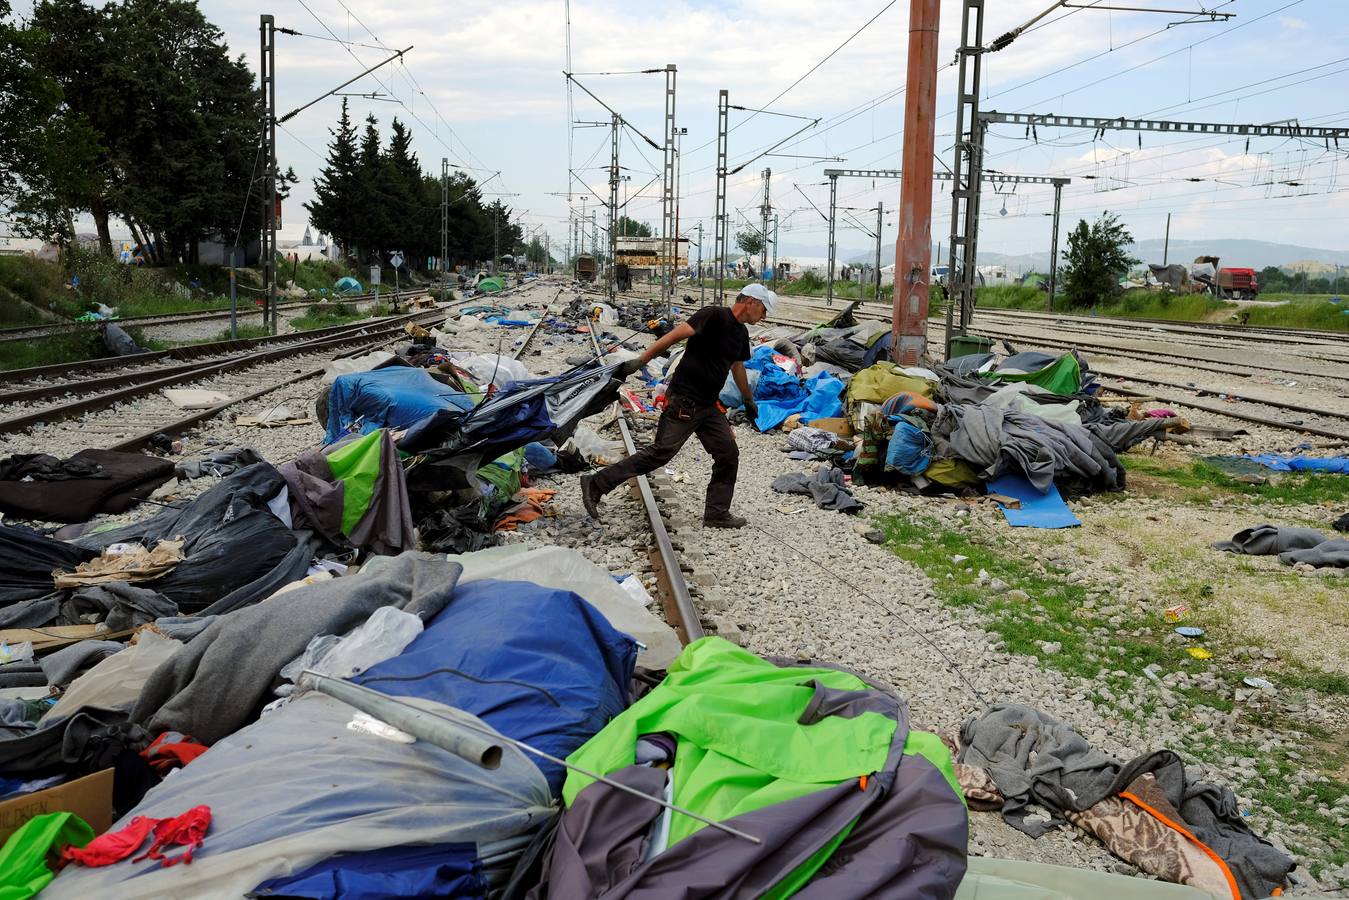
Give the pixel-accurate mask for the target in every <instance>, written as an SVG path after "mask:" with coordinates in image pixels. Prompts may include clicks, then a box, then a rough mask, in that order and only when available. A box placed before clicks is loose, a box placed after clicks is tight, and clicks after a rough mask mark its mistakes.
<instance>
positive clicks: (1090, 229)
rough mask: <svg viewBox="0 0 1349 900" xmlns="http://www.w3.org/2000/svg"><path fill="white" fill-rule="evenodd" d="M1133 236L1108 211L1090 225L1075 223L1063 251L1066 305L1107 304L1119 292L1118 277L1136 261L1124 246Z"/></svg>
mask: <svg viewBox="0 0 1349 900" xmlns="http://www.w3.org/2000/svg"><path fill="white" fill-rule="evenodd" d="M1133 242H1134V239H1133V236H1132V235H1131V234H1129V231H1128V229H1127V228H1125V227H1124V225H1123V224H1121V223H1120V221H1119V217H1118V216H1116V215H1113V214H1112V213H1110V212H1103V213H1101V217H1100V218H1099V219H1097V220H1096V221H1095V222H1093V223H1091V224H1090V225H1089V224H1087V220H1086V219H1082V220H1080V221H1079V222H1078V223H1077V227H1076V228H1074V229H1073V230H1072V231H1071V232H1070V233H1069V235H1068V246H1067V248H1066V249H1065V250H1064V251H1063V267H1062V269H1061V270H1060V271H1061V272H1062V273H1063V276H1062V277H1063V296H1064V298H1065V300H1066V302H1067V303H1068V305H1069V306H1072V307H1089V306H1095V305H1096V304H1098V303H1107V302H1109V301H1110V300H1112V299H1114V298H1115V297H1116V296H1118V295H1119V293H1120V284H1119V282H1120V278H1121V277H1123V276H1124V275H1125V274H1127V273H1128V271H1129V267H1130V266H1132V265H1134V264H1135V263H1137V262H1138V260H1137V259H1135V258H1134V257H1132V256H1130V255H1129V253H1128V250H1127V248H1128V247H1129V246H1131V245H1132V244H1133Z"/></svg>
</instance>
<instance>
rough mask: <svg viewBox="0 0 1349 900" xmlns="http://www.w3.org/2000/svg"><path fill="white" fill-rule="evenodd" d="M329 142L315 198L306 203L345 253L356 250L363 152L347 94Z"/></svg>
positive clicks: (312, 216) (320, 227) (311, 215)
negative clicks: (360, 152)
mask: <svg viewBox="0 0 1349 900" xmlns="http://www.w3.org/2000/svg"><path fill="white" fill-rule="evenodd" d="M328 133H329V134H331V135H332V136H333V139H332V142H331V143H330V144H328V159H327V162H326V164H325V165H324V167H323V168H322V169H320V170H319V174H318V177H317V178H315V179H314V202H312V203H306V204H305V209H306V210H308V212H309V219H310V221H311V222H313V223H314V227H315V228H317V229H318V230H319V231H322V232H326V233H327V234H329V235H332V238H333V240H334V241H336V242H337V244H338V246H340V247H341V248H342V252H343V253H344V254H351V253H353V252H354V250H355V244H356V232H357V231H358V229H359V228H360V217H361V210H360V208H359V207H357V205H356V193H357V189H358V180H359V178H360V156H359V151H358V149H357V146H356V126H355V125H353V124H352V123H351V114H350V112H349V110H348V109H347V101H346V98H343V99H342V115H341V116H340V117H339V118H338V120H337V127H336V128H333V129H329V132H328Z"/></svg>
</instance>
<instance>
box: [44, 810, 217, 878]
mask: <svg viewBox="0 0 1349 900" xmlns="http://www.w3.org/2000/svg"><path fill="white" fill-rule="evenodd" d="M210 827H211V808H210V807H209V806H194V807H192V808H191V809H189V810H188V811H187V812H185V813H183V814H182V815H178V816H173V817H172V818H168V819H149V818H146V817H144V816H137V817H136V818H134V819H132V820H131V821H130V822H129V823H127V825H126V827H124V828H122V829H120V830H118V831H109V832H108V833H106V834H101V835H99V836H98V837H96V838H94V839H93V840H92V841H90V842H89V843H88V844H86V845H85V846H84V847H83V848H82V849H78V848H72V847H67V848H66V849H65V850H63V851H62V852H61V862H62V863H63V864H64V863H75V864H77V865H81V866H89V867H91V868H94V867H98V866H110V865H112V864H113V863H116V862H121V861H122V860H124V859H126V858H127V857H128V856H130V855H131V854H133V853H135V852H136V851H137V850H139V849H140V848H141V845H143V844H144V843H145V839H146V838H147V837H150V836H152V835H153V836H154V841H153V842H152V843H151V844H150V847H149V848H148V849H147V850H146V851H145V852H144V853H142V854H141V855H140V856H138V857H136V858H135V859H134V860H132V862H140V861H141V860H145V859H157V860H159V864H160V865H161V866H164V867H165V868H167V867H169V866H174V865H177V864H178V863H190V862H192V852H193V851H194V850H196V849H197V848H198V847H200V846H201V844H202V841H204V840H205V839H206V830H207V829H208V828H210ZM174 847H186V848H187V849H186V850H184V851H183V852H182V853H180V854H179V855H178V856H173V857H166V856H165V855H164V851H165V850H168V849H171V848H174Z"/></svg>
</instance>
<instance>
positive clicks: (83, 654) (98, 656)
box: [38, 641, 126, 687]
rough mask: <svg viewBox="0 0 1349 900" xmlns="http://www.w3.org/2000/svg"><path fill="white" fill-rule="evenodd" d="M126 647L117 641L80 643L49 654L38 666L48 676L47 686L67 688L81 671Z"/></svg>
mask: <svg viewBox="0 0 1349 900" xmlns="http://www.w3.org/2000/svg"><path fill="white" fill-rule="evenodd" d="M125 646H126V645H125V644H119V643H118V642H117V641H80V642H79V643H75V644H71V645H70V646H69V647H62V648H61V649H60V650H57V651H56V652H55V653H49V654H47V655H46V656H44V657H42V659H40V660H38V665H40V666H41V667H42V674H44V675H46V676H47V684H49V685H52V686H53V687H65V686H66V685H68V684H70V683H71V682H72V681H74V680H75V678H76V676H78V675H79V674H80V672H81V671H83V670H84V669H86V668H89V667H91V666H93V665H96V664H97V663H99V662H100V661H102V660H104V659H107V658H108V657H109V656H112V655H113V654H114V653H120V652H121V651H122V649H123V648H124V647H125Z"/></svg>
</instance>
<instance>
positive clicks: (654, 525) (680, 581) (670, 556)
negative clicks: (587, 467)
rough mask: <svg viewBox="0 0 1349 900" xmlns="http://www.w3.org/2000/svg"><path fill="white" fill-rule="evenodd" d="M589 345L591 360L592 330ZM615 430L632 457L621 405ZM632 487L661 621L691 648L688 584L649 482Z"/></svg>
mask: <svg viewBox="0 0 1349 900" xmlns="http://www.w3.org/2000/svg"><path fill="white" fill-rule="evenodd" d="M590 345H591V347H592V348H593V349H594V351H595V356H596V357H599V356H600V355H601V354H602V351H601V350H600V342H599V340H598V339H597V338H596V337H595V330H594V329H593V328H592V329H591V331H590ZM619 407H620V410H619V413H618V430H619V433H620V434H621V435H622V436H623V448H624V451H625V452H626V453H627V454H628V455H629V456H632V455H633V454H634V453H636V452H637V446H636V444H634V443H633V441H632V432H631V431H630V430H629V429H628V422H627V417H626V415H625V414H624V413H623V412H622V404H619ZM632 481H633V483H634V484H635V485H636V493H637V495H638V497H639V499H640V500H641V501H642V508H643V509H644V510H645V511H646V519H647V522H648V523H649V524H650V526H651V533H652V535H653V536H654V537H655V539H656V556H658V557H659V568H658V570H657V572H656V579H657V581H658V583H659V585H660V595H661V606H662V608H663V609H664V611H665V618H666V620H667V621H669V623H670V624H671V625H673V626H674V628H675V631H676V632H678V634H679V640H680V642H681V643H683V644H686V645H687V644H691V643H693V642H694V641H696V640H698V639H699V638H701V637H703V636H704V632H703V624H702V620H701V619H699V617H698V610H697V608H696V607H695V606H694V605H693V596H692V595H691V594H690V593H689V586H688V583H687V582H685V580H684V570H683V569H681V568H680V566H679V558H678V557H677V556H676V555H675V548H674V543H673V542H672V541H671V540H670V532H669V531H668V530H667V529H666V527H665V520H664V519H663V518H662V517H661V514H660V506H659V505H658V504H657V503H656V495H655V493H654V492H653V491H652V490H651V482H650V481H649V480H647V477H646V476H645V475H638V476H637V477H635V478H633V479H632Z"/></svg>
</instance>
